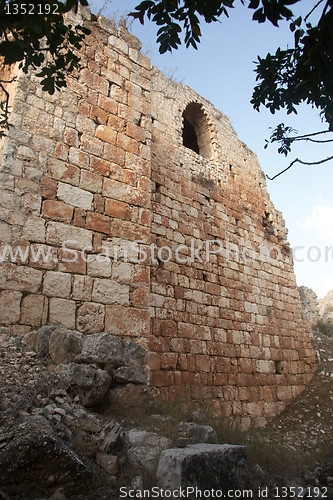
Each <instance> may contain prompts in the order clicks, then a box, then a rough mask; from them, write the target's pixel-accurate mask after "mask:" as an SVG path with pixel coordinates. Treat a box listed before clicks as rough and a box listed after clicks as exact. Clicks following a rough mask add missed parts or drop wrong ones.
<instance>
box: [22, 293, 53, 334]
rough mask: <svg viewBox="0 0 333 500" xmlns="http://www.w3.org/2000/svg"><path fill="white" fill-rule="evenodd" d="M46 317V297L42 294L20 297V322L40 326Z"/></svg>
mask: <svg viewBox="0 0 333 500" xmlns="http://www.w3.org/2000/svg"><path fill="white" fill-rule="evenodd" d="M46 318H47V298H46V297H44V296H43V295H32V294H31V295H26V296H25V297H23V299H22V304H21V317H20V323H22V324H23V325H31V326H40V325H41V324H42V323H43V320H46Z"/></svg>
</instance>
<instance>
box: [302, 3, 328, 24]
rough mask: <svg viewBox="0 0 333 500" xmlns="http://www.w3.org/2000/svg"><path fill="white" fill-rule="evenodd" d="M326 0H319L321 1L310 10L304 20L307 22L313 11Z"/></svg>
mask: <svg viewBox="0 0 333 500" xmlns="http://www.w3.org/2000/svg"><path fill="white" fill-rule="evenodd" d="M323 1H324V0H319V2H317V3H316V5H315V6H314V7H313V8H312V9H311V10H310V12H309V13H308V14H307V15H306V16H305V18H304V21H305V22H306V21H307V19H308V18H309V17H310V16H311V14H312V12H313V11H314V10H316V8H317V7H318V5H320V4H321V3H322V2H323Z"/></svg>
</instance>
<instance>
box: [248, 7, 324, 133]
mask: <svg viewBox="0 0 333 500" xmlns="http://www.w3.org/2000/svg"><path fill="white" fill-rule="evenodd" d="M320 3H321V2H320ZM306 18H307V16H305V18H304V19H302V17H299V18H298V19H296V20H295V21H293V22H291V23H290V29H291V31H293V32H294V39H295V46H294V47H293V48H290V49H289V48H288V49H286V50H281V49H280V48H278V49H277V51H276V53H275V54H273V55H271V54H267V56H266V57H265V58H264V59H262V58H260V57H258V63H257V67H256V70H255V71H256V73H257V81H259V82H260V83H259V84H258V85H257V86H256V87H255V89H254V93H253V98H252V101H251V103H252V104H253V106H254V108H255V109H257V110H259V108H260V106H261V105H264V106H266V107H267V108H268V109H269V110H270V111H271V112H272V113H275V111H277V110H279V109H281V108H286V109H287V113H288V114H290V113H296V112H297V111H296V106H297V105H298V104H300V103H301V102H306V103H307V104H311V105H312V106H314V107H316V108H318V109H319V110H320V112H321V115H322V117H323V119H324V120H325V121H326V122H327V123H328V126H329V130H332V131H333V29H332V27H333V10H332V3H331V2H329V1H328V2H327V3H326V6H325V8H324V10H323V12H322V15H321V17H320V19H319V22H318V24H317V26H312V24H311V23H309V22H307V20H306ZM304 23H305V25H304Z"/></svg>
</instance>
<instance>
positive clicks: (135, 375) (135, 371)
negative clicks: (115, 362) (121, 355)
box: [113, 366, 147, 384]
mask: <svg viewBox="0 0 333 500" xmlns="http://www.w3.org/2000/svg"><path fill="white" fill-rule="evenodd" d="M113 377H114V380H115V381H116V382H118V383H119V384H129V383H132V384H147V375H146V374H145V372H144V371H143V370H142V369H141V368H137V367H131V366H120V367H119V368H117V369H116V370H115V371H114V373H113Z"/></svg>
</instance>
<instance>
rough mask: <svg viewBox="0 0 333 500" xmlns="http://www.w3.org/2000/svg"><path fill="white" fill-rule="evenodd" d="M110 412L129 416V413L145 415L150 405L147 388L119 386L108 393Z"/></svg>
mask: <svg viewBox="0 0 333 500" xmlns="http://www.w3.org/2000/svg"><path fill="white" fill-rule="evenodd" d="M108 400H109V405H110V411H112V413H115V414H124V415H127V414H128V413H129V412H135V413H136V414H137V413H138V412H140V413H143V414H144V413H145V412H146V411H147V408H148V406H149V404H150V401H149V398H148V391H147V387H146V386H144V385H135V384H127V385H119V386H118V387H115V388H114V389H112V390H111V391H109V393H108Z"/></svg>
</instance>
